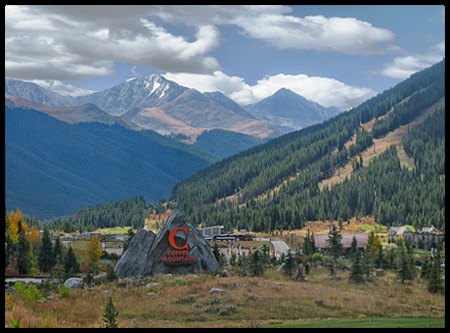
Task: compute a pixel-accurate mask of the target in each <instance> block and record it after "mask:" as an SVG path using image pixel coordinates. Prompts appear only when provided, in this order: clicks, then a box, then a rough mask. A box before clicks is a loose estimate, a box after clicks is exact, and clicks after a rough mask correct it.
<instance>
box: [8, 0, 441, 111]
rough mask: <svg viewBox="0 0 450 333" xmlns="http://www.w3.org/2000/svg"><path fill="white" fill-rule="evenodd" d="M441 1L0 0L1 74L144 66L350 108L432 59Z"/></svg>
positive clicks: (102, 74)
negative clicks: (64, 0)
mask: <svg viewBox="0 0 450 333" xmlns="http://www.w3.org/2000/svg"><path fill="white" fill-rule="evenodd" d="M444 55H445V7H444V6H443V5H417V6H414V5H398V6H386V5H367V6H364V5H355V6H353V5H332V6H327V5H274V6H240V5H239V6H238V5H219V6H217V5H212V6H206V5H201V6H180V5H173V6H166V5H160V6H158V5H145V6H102V5H99V6H78V5H73V6H67V5H65V6H64V5H61V6H59V5H57V6H55V5H8V6H6V7H5V76H6V77H11V78H16V79H22V80H29V81H33V82H36V83H38V84H40V85H42V86H45V87H47V88H50V89H53V90H55V91H57V92H60V93H62V94H75V95H79V94H85V93H88V92H89V91H100V90H104V89H107V88H110V87H112V86H114V85H116V84H118V83H121V82H124V81H125V80H127V79H131V78H133V77H138V76H143V75H147V74H150V73H160V74H163V75H164V76H165V77H166V78H167V79H170V80H173V81H176V82H177V83H179V84H181V85H184V86H188V87H192V88H196V89H198V90H200V91H202V92H205V91H215V90H218V91H221V92H223V93H224V94H226V95H227V96H229V97H230V98H232V99H234V100H235V101H236V102H238V103H240V104H242V105H245V104H249V103H254V102H257V101H259V100H261V99H262V98H265V97H268V96H270V95H272V94H273V93H274V92H275V91H277V90H278V89H280V88H282V87H286V88H289V89H291V90H293V91H295V92H296V93H298V94H300V95H303V96H305V97H306V98H308V99H310V100H313V101H315V102H318V103H320V104H322V105H324V106H337V107H340V108H342V109H348V108H350V107H353V106H356V105H358V104H359V103H361V102H362V101H364V100H365V99H367V98H369V97H372V96H374V95H375V94H376V93H379V92H382V91H383V90H385V89H388V88H390V87H392V86H393V85H395V84H396V83H398V82H400V81H402V80H404V79H406V78H407V77H409V75H411V74H412V73H414V72H416V71H419V70H421V69H423V68H425V67H429V66H431V65H432V64H434V63H436V62H438V61H440V60H441V59H442V57H443V56H444Z"/></svg>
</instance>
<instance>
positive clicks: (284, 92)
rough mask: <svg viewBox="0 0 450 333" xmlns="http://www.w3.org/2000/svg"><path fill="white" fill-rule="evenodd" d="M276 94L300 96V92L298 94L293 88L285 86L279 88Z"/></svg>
mask: <svg viewBox="0 0 450 333" xmlns="http://www.w3.org/2000/svg"><path fill="white" fill-rule="evenodd" d="M274 95H297V96H299V95H298V94H296V93H295V92H293V91H292V90H290V89H287V88H284V87H283V88H281V89H280V90H278V91H277V92H276V93H275V94H274Z"/></svg>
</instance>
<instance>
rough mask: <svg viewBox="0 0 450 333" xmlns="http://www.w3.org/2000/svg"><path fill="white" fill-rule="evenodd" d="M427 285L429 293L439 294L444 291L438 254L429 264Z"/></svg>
mask: <svg viewBox="0 0 450 333" xmlns="http://www.w3.org/2000/svg"><path fill="white" fill-rule="evenodd" d="M428 267H429V268H428V270H429V272H428V274H427V284H428V290H429V291H430V292H431V293H439V292H442V291H443V290H444V286H443V285H442V279H441V255H440V252H438V253H437V255H436V256H435V257H434V259H433V261H432V262H431V264H430V265H429V266H428Z"/></svg>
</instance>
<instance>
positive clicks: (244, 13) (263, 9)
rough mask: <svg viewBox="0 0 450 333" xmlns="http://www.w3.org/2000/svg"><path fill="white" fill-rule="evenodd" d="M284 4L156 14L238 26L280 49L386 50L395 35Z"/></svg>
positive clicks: (176, 19)
mask: <svg viewBox="0 0 450 333" xmlns="http://www.w3.org/2000/svg"><path fill="white" fill-rule="evenodd" d="M291 11H292V9H291V8H290V7H287V6H284V5H268V6H261V5H256V6H255V5H239V6H230V5H216V6H178V5H177V6H160V7H158V11H155V15H157V16H159V17H160V18H162V19H163V20H165V21H167V22H180V23H182V24H187V25H196V24H212V25H230V24H231V25H236V26H238V27H240V28H241V29H242V32H243V33H244V35H246V36H248V37H250V38H254V39H258V40H262V41H264V42H266V43H267V44H269V45H270V46H273V47H276V48H279V49H296V50H315V51H320V52H323V51H325V52H340V53H345V54H374V53H380V52H384V48H385V47H388V45H384V43H387V42H391V41H393V40H394V38H395V35H394V33H392V32H391V31H390V30H388V29H383V28H377V27H374V26H373V25H372V24H371V23H369V22H365V21H361V20H358V19H356V18H353V17H324V16H322V15H316V16H305V17H297V16H293V15H287V14H288V13H290V12H291Z"/></svg>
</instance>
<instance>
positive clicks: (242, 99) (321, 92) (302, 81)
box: [164, 71, 376, 110]
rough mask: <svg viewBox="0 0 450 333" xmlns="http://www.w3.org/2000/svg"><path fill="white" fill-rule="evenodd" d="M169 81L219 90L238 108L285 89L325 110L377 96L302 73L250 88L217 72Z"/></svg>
mask: <svg viewBox="0 0 450 333" xmlns="http://www.w3.org/2000/svg"><path fill="white" fill-rule="evenodd" d="M164 76H165V77H166V78H167V79H168V80H172V81H175V82H177V83H178V84H180V85H183V86H186V87H190V88H194V89H197V90H199V91H201V92H211V91H220V92H222V93H223V94H225V95H226V96H228V97H230V98H231V99H233V100H234V101H235V102H237V103H239V104H241V105H247V104H252V103H256V102H258V101H260V100H262V99H264V98H266V97H269V96H271V95H273V94H274V93H275V92H276V91H278V90H279V89H281V88H287V89H290V90H292V91H294V92H295V93H297V94H299V95H302V96H303V97H305V98H307V99H309V100H311V101H314V102H317V103H319V104H321V105H323V106H325V107H329V106H336V107H338V108H341V109H343V110H347V109H350V108H352V107H355V106H357V105H359V104H360V103H362V102H363V101H365V100H366V99H368V98H370V97H373V96H375V95H376V92H375V91H373V90H372V89H369V88H360V87H353V86H350V85H347V84H345V83H343V82H341V81H338V80H335V79H332V78H326V77H318V76H308V75H305V74H297V75H287V74H277V75H273V76H269V77H266V78H264V79H261V80H258V81H257V83H256V84H255V85H253V86H250V85H248V84H247V83H246V82H245V80H244V79H243V78H240V77H238V76H228V75H227V74H225V73H223V72H221V71H216V72H214V74H212V75H207V74H187V73H166V74H164Z"/></svg>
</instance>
